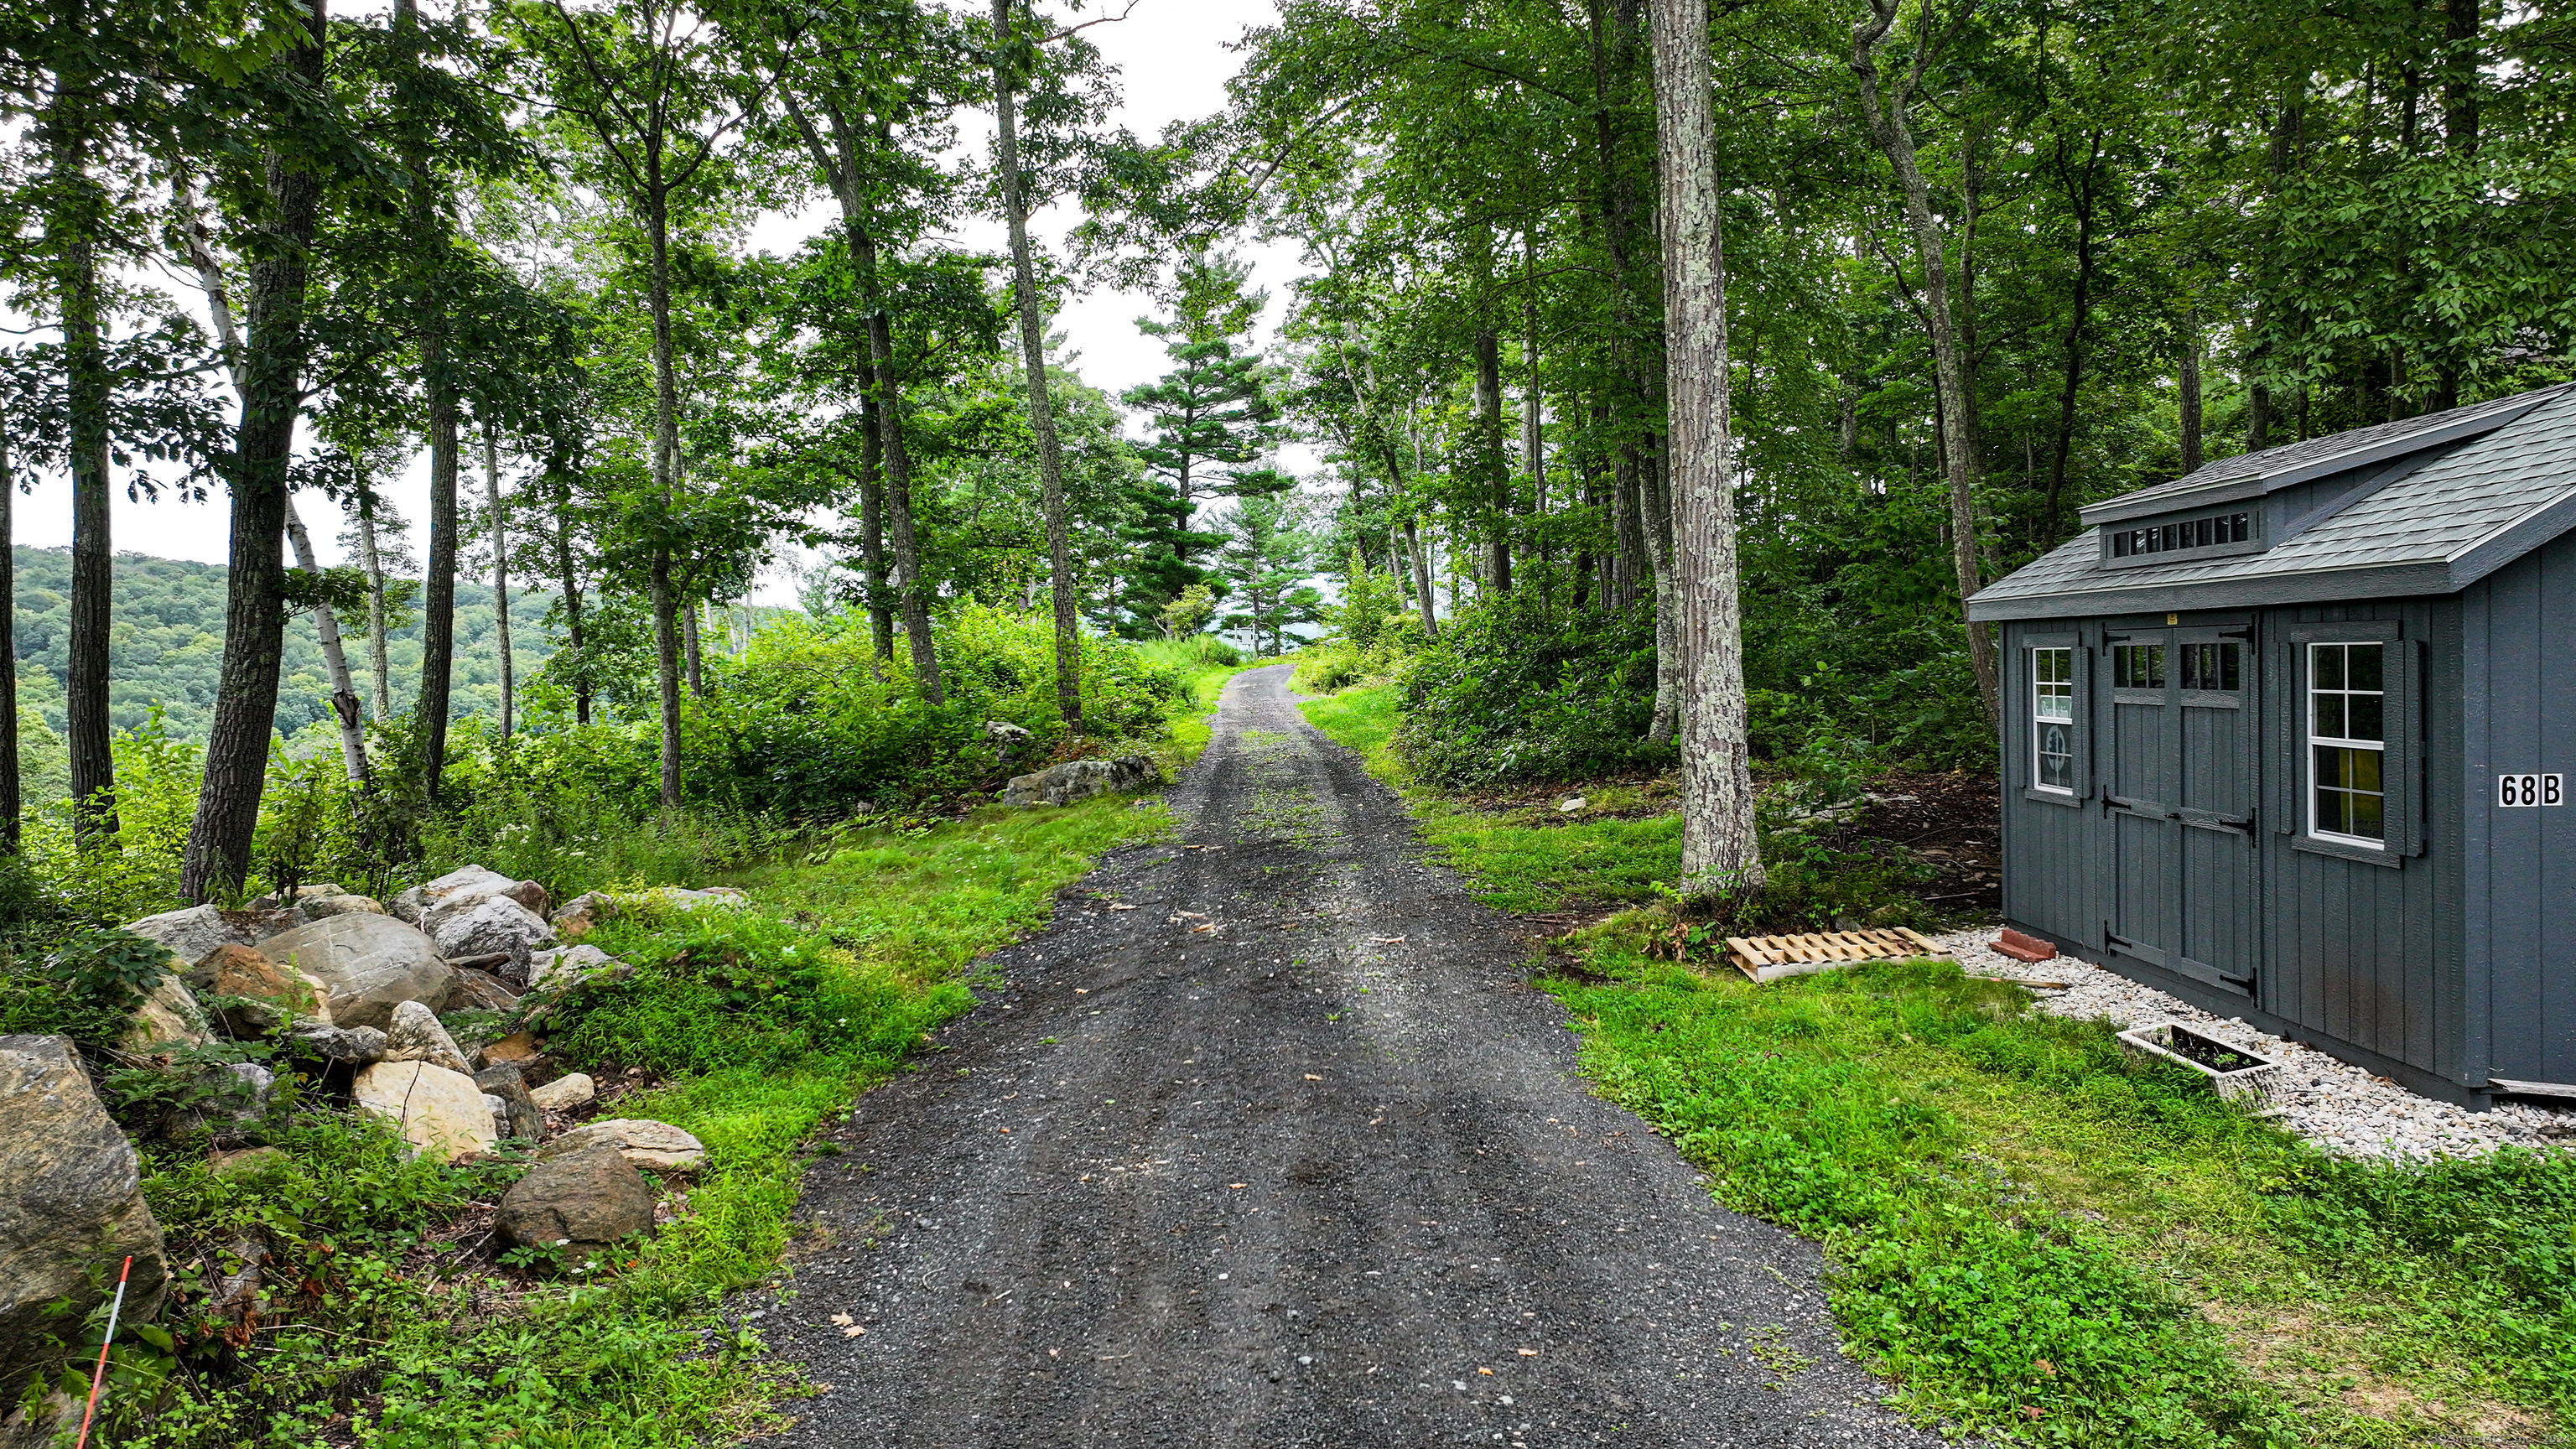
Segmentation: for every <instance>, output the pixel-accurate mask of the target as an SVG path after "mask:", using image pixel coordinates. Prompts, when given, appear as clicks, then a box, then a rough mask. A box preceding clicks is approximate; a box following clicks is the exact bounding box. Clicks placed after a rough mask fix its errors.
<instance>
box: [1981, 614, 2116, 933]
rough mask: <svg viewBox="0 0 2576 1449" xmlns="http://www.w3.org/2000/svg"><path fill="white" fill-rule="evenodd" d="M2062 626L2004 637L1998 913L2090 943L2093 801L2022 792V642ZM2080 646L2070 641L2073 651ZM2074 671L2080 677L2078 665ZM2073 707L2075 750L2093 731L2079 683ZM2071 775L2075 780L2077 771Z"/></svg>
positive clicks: (2025, 659)
mask: <svg viewBox="0 0 2576 1449" xmlns="http://www.w3.org/2000/svg"><path fill="white" fill-rule="evenodd" d="M2067 632H2068V631H2067V630H2066V629H2065V628H2063V627H2062V626H2054V627H2050V628H2046V629H2029V628H2022V627H2016V628H2014V629H2011V630H2009V631H2007V632H2006V636H2005V643H2006V648H2007V653H2006V655H2005V658H2006V660H2007V667H2008V668H2009V670H2010V673H2009V675H2008V677H2007V679H2006V688H2005V690H2004V707H2005V710H2006V712H2007V713H2006V718H2007V719H2008V720H2009V721H2011V722H2012V730H2011V733H2010V734H2009V735H2008V736H2007V738H2008V739H2009V740H2010V742H2011V743H2010V747H2009V748H2007V749H2006V750H2005V752H2004V785H2005V789H2004V801H2003V807H2004V810H2005V812H2006V814H2007V815H2008V816H2009V817H2010V822H2009V828H2008V829H2007V830H2006V832H2005V840H2004V892H2005V897H2004V914H2005V915H2006V916H2008V917H2010V918H2011V919H2013V920H2017V921H2020V922H2022V923H2023V924H2025V925H2031V926H2036V927H2038V928H2039V929H2041V930H2044V931H2048V932H2051V933H2053V934H2055V935H2058V936H2062V937H2064V938H2066V939H2068V940H2073V941H2081V942H2084V943H2086V944H2087V945H2094V944H2098V942H2099V939H2100V935H2101V925H2100V922H2099V920H2098V919H2097V918H2098V916H2099V914H2100V911H2099V908H2098V907H2097V906H2096V905H2095V904H2094V901H2095V899H2096V895H2097V891H2096V884H2095V879H2094V856H2095V854H2096V853H2097V852H2096V850H2095V849H2094V842H2093V841H2092V839H2091V836H2092V834H2093V833H2094V832H2093V829H2092V827H2093V825H2094V823H2095V821H2097V820H2098V819H2099V816H2100V810H2101V807H2100V805H2099V804H2098V803H2096V802H2094V801H2091V800H2080V801H2079V802H2078V803H2077V804H2075V805H2073V806H2067V805H2056V804H2050V803H2048V802H2045V801H2038V800H2031V799H2028V798H2026V797H2024V796H2023V794H2022V791H2024V790H2026V789H2029V788H2030V787H2031V786H2032V784H2033V783H2034V782H2033V779H2032V772H2031V750H2030V722H2031V717H2032V704H2033V700H2032V691H2031V679H2030V658H2029V654H2028V650H2029V648H2030V644H2029V641H2030V639H2031V638H2032V637H2033V636H2035V635H2045V636H2050V637H2062V636H2063V635H2064V634H2066V633H2067ZM2083 637H2084V638H2085V639H2086V640H2088V641H2089V640H2091V639H2094V638H2096V637H2098V635H2096V634H2095V633H2094V632H2093V631H2090V630H2087V631H2084V636H2083ZM2082 647H2083V646H2081V645H2079V646H2078V648H2079V651H2080V650H2081V649H2082ZM2078 672H2079V675H2080V674H2082V673H2083V672H2084V671H2083V670H2080V669H2079V671H2078ZM2076 710H2077V748H2078V750H2084V749H2089V748H2090V739H2091V736H2092V734H2093V731H2092V729H2091V728H2089V726H2090V724H2091V723H2092V721H2091V720H2090V719H2089V718H2088V715H2089V713H2090V701H2089V700H2087V699H2086V698H2085V697H2084V691H2082V690H2081V689H2079V690H2078V691H2077V693H2076ZM2078 778H2079V781H2080V779H2081V776H2080V775H2079V777H2078ZM2088 919H2092V920H2093V924H2092V925H2090V926H2089V927H2088V926H2087V925H2086V924H2085V922H2086V921H2087V920H2088Z"/></svg>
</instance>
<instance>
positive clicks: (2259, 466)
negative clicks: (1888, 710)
mask: <svg viewBox="0 0 2576 1449" xmlns="http://www.w3.org/2000/svg"><path fill="white" fill-rule="evenodd" d="M2544 393H2545V394H2546V395H2540V394H2531V393H2525V394H2522V395H2521V396H2519V397H2514V398H2504V399H2499V400H2497V401H2496V402H2494V403H2488V404H2483V405H2481V406H2480V407H2478V408H2458V409H2453V410H2452V411H2451V412H2449V413H2444V414H2435V415H2433V416H2432V417H2429V418H2412V419H2408V420H2407V422H2406V423H2404V424H2386V425H2383V426H2381V427H2377V428H2363V429H2359V430H2357V431H2356V432H2352V433H2338V434H2336V435H2334V436H2332V437H2328V438H2315V439H2310V440H2308V441H2307V442H2303V443H2294V444H2292V445H2290V446H2289V447H2287V448H2273V449H2269V450H2266V451H2265V452H2262V453H2258V454H2251V455H2248V456H2247V457H2246V458H2242V459H2238V458H2229V459H2221V460H2220V461H2219V462H2217V463H2212V464H2210V465H2209V467H2207V468H2203V469H2201V470H2199V471H2198V472H2196V473H2193V474H2191V475H2190V476H2189V477H2187V478H2184V479H2181V480H2178V481H2177V482H2175V483H2170V484H2165V485H2162V486H2161V487H2158V488H2151V489H2143V490H2140V491H2139V492H2137V493H2132V494H2127V495H2124V496H2123V497H2122V498H2120V499H2116V500H2112V501H2113V502H2118V503H2127V502H2129V501H2131V500H2144V499H2148V498H2156V497H2162V496H2166V495H2188V494H2190V493H2192V492H2194V491H2197V490H2199V489H2200V488H2201V487H2202V486H2203V485H2205V484H2207V483H2209V482H2212V481H2220V482H2225V481H2232V480H2240V479H2253V478H2261V477H2268V476H2277V475H2279V474H2281V473H2284V472H2287V471H2289V470H2290V469H2291V468H2300V469H2305V468H2306V467H2307V466H2308V465H2310V464H2313V463H2316V462H2319V461H2323V460H2326V459H2331V458H2334V457H2338V456H2341V455H2343V454H2346V453H2353V452H2363V451H2366V450H2367V449H2369V448H2371V447H2373V446H2378V445H2383V444H2388V443H2392V442H2396V443H2402V441H2403V440H2404V439H2406V438H2408V437H2411V436H2414V435H2416V434H2423V433H2436V432H2438V430H2439V428H2440V427H2441V426H2443V425H2445V424H2446V423H2457V422H2461V421H2465V420H2467V419H2471V418H2475V417H2480V416H2484V415H2489V414H2493V413H2496V412H2502V411H2507V410H2510V409H2513V408H2519V409H2524V410H2525V411H2524V412H2523V413H2522V415H2521V416H2519V417H2517V418H2515V419H2513V420H2512V421H2510V422H2507V423H2505V424H2504V425H2503V426H2501V427H2498V428H2495V429H2494V430H2493V431H2490V432H2486V433H2484V434H2482V435H2479V436H2476V437H2472V438H2469V439H2467V440H2466V441H2463V442H2459V443H2457V444H2454V445H2452V446H2450V447H2448V448H2447V449H2442V450H2440V451H2437V452H2434V453H2432V454H2431V455H2430V456H2429V457H2426V458H2423V459H2421V460H2419V461H2418V462H2416V463H2415V464H2414V465H2413V467H2412V468H2411V470H2410V471H2408V472H2406V473H2405V474H2404V475H2403V476H2401V477H2399V478H2397V479H2395V480H2393V481H2391V482H2389V483H2387V484H2386V485H2384V486H2382V487H2380V488H2379V489H2378V490H2377V491H2375V492H2372V493H2370V494H2369V495H2368V496H2367V497H2364V498H2362V499H2361V500H2360V501H2358V502H2355V503H2353V504H2351V505H2350V506H2349V507H2346V508H2344V509H2342V510H2341V511H2340V512H2337V513H2334V514H2332V515H2330V516H2328V517H2326V518H2324V519H2322V520H2320V521H2318V522H2317V523H2315V524H2314V525H2312V526H2310V527H2309V528H2307V529H2306V530H2305V531H2303V532H2301V533H2299V534H2298V535H2297V536H2296V537H2293V538H2289V539H2287V540H2284V541H2283V542H2281V543H2278V544H2275V545H2274V546H2273V547H2271V548H2270V549H2268V550H2266V551H2264V552H2262V553H2252V554H2238V555H2234V556H2230V557H2221V558H2203V559H2191V558H2187V557H2186V558H2177V559H2175V560H2173V561H2172V562H2169V563H2167V562H2159V563H2152V564H2143V565H2128V566H2124V567H2120V568H2105V567H2103V566H2102V565H2101V543H2100V538H2099V531H2098V530H2087V531H2086V532H2084V533H2081V534H2078V535H2077V536H2076V537H2074V538H2073V539H2070V540H2068V541H2067V542H2066V543H2064V544H2061V545H2059V546H2058V547H2057V548H2056V549H2054V550H2052V551H2050V552H2049V553H2047V554H2046V555H2044V556H2042V557H2040V558H2039V559H2037V560H2035V561H2033V562H2032V563H2030V564H2029V565H2028V566H2026V567H2024V568H2022V569H2019V570H2017V571H2015V572H2014V573H2012V574H2011V575H2009V576H2008V577H2005V578H2003V579H2000V580H1997V581H1996V582H1995V583H1993V584H1990V585H1988V586H1987V587H1986V588H1984V589H1983V590H1981V591H1980V592H1979V593H1978V594H1977V596H1976V597H1975V598H1974V599H1973V600H1971V601H1970V604H1969V616H1970V617H1971V618H1977V619H2018V618H2033V617H2063V616H2067V615H2073V614H2098V613H2122V612H2145V611H2154V610H2164V609H2178V608H2229V607H2239V606H2250V605H2255V604H2271V603H2292V602H2320V601H2329V600H2336V599H2364V598H2391V597H2402V596H2405V595H2412V594H2439V593H2452V592H2456V591H2457V590H2459V589H2463V588H2466V587H2468V586H2469V585H2470V584H2471V583H2474V582H2476V581H2477V580H2478V579H2479V578H2483V577H2484V576H2485V575H2486V574H2488V573H2490V572H2493V571H2494V570H2495V569H2497V568H2500V567H2502V566H2503V565H2504V564H2506V563H2509V562H2511V561H2512V560H2513V559H2515V558H2518V557H2520V556H2521V555H2522V554H2524V553H2526V552H2528V551H2529V550H2531V549H2533V548H2536V547H2538V546H2539V545H2540V544H2542V543H2545V542H2547V541H2548V540H2549V539H2550V538H2553V537H2555V536H2557V534H2559V533H2560V532H2563V531H2565V530H2566V529H2568V528H2570V527H2576V385H2570V386H2564V387H2559V388H2552V389H2545V390H2544ZM2383 451H2384V450H2383ZM2293 453H2296V454H2298V456H2295V457H2284V456H2283V455H2287V454H2293ZM2229 465H2236V467H2235V470H2234V471H2232V472H2229V473H2225V474H2221V475H2219V476H2218V477H2217V478H2215V479H2213V478H2212V477H2210V476H2209V475H2210V474H2211V473H2212V470H2214V469H2221V468H2227V467H2229ZM2382 466H2387V464H2386V463H2385V461H2384V459H2383V460H2382V461H2380V462H2375V463H2368V464H2357V465H2356V467H2355V469H2354V470H2353V471H2355V472H2356V473H2358V472H2360V471H2362V470H2363V469H2364V468H2376V467H2382ZM2186 485H2188V486H2186ZM2189 502H2190V500H2189V498H2188V497H2182V496H2176V497H2174V498H2173V499H2172V501H2171V506H2173V507H2176V508H2181V507H2184V506H2187V505H2188V503H2189Z"/></svg>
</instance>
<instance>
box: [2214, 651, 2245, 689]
mask: <svg viewBox="0 0 2576 1449" xmlns="http://www.w3.org/2000/svg"><path fill="white" fill-rule="evenodd" d="M2244 673H2245V646H2243V645H2241V644H2221V645H2219V646H2218V687H2219V688H2221V689H2225V690H2231V691H2232V690H2237V689H2242V688H2244V687H2245V681H2244Z"/></svg>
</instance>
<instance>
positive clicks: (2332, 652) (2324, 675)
mask: <svg viewBox="0 0 2576 1449" xmlns="http://www.w3.org/2000/svg"><path fill="white" fill-rule="evenodd" d="M2315 652H2316V668H2315V669H2314V671H2313V673H2314V674H2315V676H2316V677H2315V678H2314V679H2312V680H2310V681H2309V682H2310V683H2311V684H2313V685H2315V686H2316V687H2317V688H2319V689H2341V688H2343V646H2342V645H2340V644H2319V645H2317V646H2316V651H2315Z"/></svg>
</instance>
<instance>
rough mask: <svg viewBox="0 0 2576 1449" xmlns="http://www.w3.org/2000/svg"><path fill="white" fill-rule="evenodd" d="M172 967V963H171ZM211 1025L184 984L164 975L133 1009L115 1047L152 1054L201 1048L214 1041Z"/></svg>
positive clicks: (212, 1026) (202, 1009)
mask: <svg viewBox="0 0 2576 1449" xmlns="http://www.w3.org/2000/svg"><path fill="white" fill-rule="evenodd" d="M174 964H175V963H174ZM214 1036H215V1028H214V1023H213V1022H212V1021H211V1020H209V1019H208V1018H207V1016H206V1009H205V1008H204V1007H202V1006H199V1005H198V1004H197V998H196V997H195V996H194V995H192V994H191V993H190V992H189V990H188V988H187V987H186V985H184V984H182V983H181V982H180V980H179V978H178V977H176V976H164V977H162V978H161V983H160V984H159V985H157V986H155V987H153V988H152V994H151V995H149V996H146V997H144V998H143V1004H142V1005H140V1006H137V1007H136V1008H134V1015H133V1016H132V1017H130V1018H128V1019H127V1021H126V1023H125V1035H123V1036H122V1037H120V1038H118V1039H117V1043H116V1044H117V1046H118V1047H119V1048H121V1049H123V1050H125V1051H129V1052H137V1053H145V1054H148V1053H151V1052H156V1051H167V1050H169V1049H170V1048H172V1047H192V1046H204V1045H205V1044H206V1043H207V1042H209V1041H212V1040H214Z"/></svg>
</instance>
